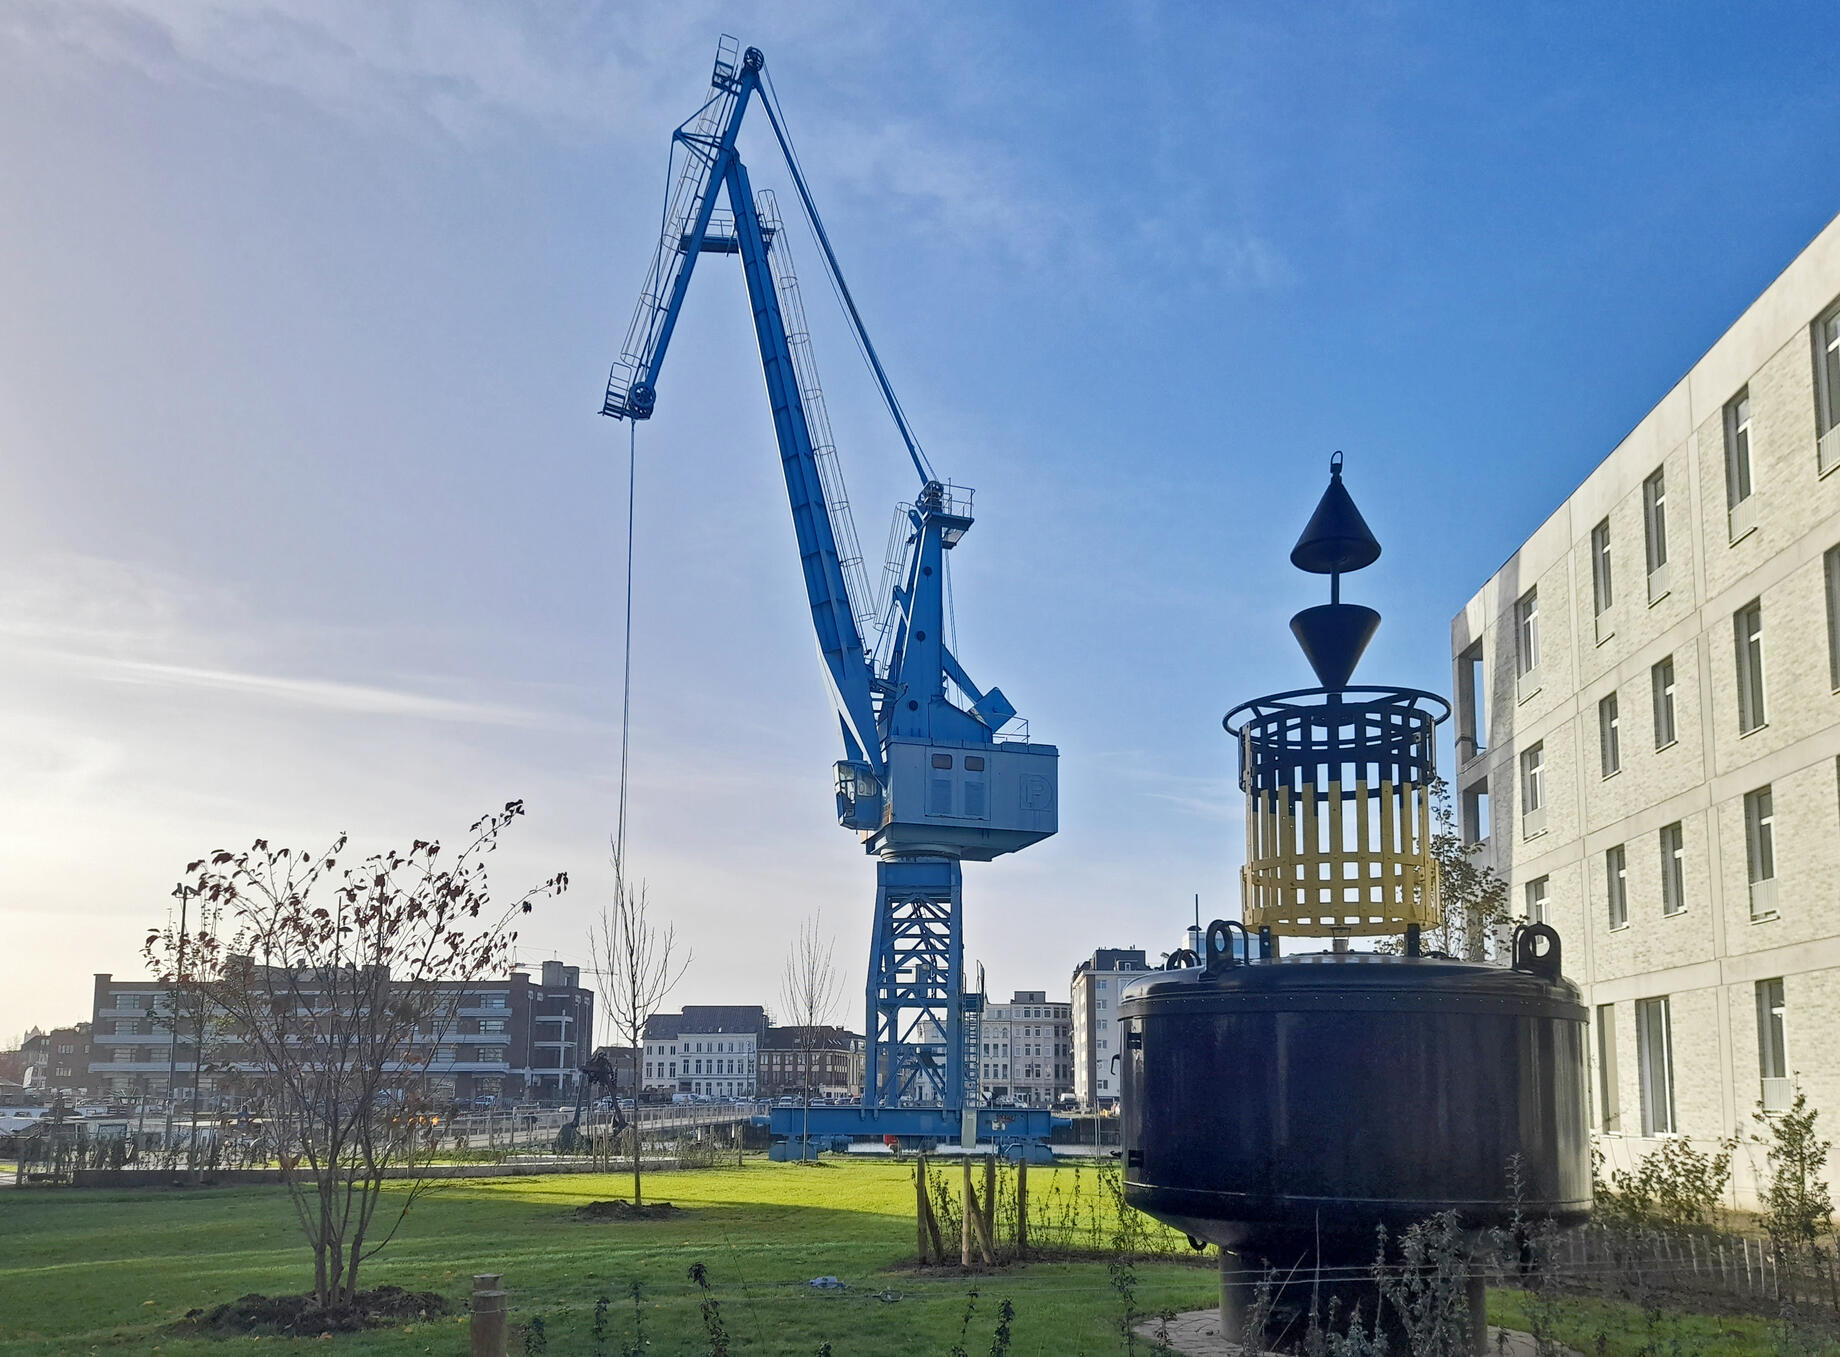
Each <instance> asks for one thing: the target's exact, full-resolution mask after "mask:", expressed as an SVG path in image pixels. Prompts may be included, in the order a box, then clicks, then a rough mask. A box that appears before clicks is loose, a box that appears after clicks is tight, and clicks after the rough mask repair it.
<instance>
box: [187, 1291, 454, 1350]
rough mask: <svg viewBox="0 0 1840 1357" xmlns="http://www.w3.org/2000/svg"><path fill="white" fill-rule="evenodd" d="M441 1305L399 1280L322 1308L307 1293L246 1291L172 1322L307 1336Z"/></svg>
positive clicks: (234, 1332) (231, 1331) (436, 1311)
mask: <svg viewBox="0 0 1840 1357" xmlns="http://www.w3.org/2000/svg"><path fill="white" fill-rule="evenodd" d="M447 1310H448V1304H447V1300H446V1298H445V1297H443V1296H440V1295H438V1294H436V1293H435V1292H433V1291H405V1290H403V1289H402V1288H401V1287H400V1286H380V1287H378V1288H377V1289H376V1290H375V1291H360V1292H359V1293H358V1294H357V1296H356V1297H354V1298H353V1300H352V1302H351V1304H350V1305H344V1306H336V1307H333V1308H331V1309H324V1310H322V1309H321V1308H320V1307H319V1304H318V1303H317V1302H316V1301H315V1300H314V1299H313V1297H311V1296H263V1295H259V1294H257V1293H255V1292H251V1293H250V1294H249V1295H247V1296H239V1297H238V1298H237V1299H236V1300H233V1301H231V1302H230V1303H229V1304H227V1305H218V1306H214V1307H213V1308H211V1309H209V1310H192V1311H190V1312H188V1313H187V1314H186V1316H185V1318H184V1319H182V1320H180V1321H179V1323H178V1324H176V1325H174V1328H176V1329H181V1330H184V1331H186V1332H189V1333H199V1334H204V1335H206V1336H209V1337H218V1338H230V1337H236V1336H240V1335H243V1334H252V1333H260V1334H290V1335H306V1336H312V1335H314V1334H322V1333H356V1332H358V1331H359V1330H360V1329H370V1328H376V1327H379V1326H382V1325H397V1324H401V1323H403V1322H404V1321H405V1320H415V1319H429V1318H432V1317H433V1316H435V1315H442V1314H446V1313H447Z"/></svg>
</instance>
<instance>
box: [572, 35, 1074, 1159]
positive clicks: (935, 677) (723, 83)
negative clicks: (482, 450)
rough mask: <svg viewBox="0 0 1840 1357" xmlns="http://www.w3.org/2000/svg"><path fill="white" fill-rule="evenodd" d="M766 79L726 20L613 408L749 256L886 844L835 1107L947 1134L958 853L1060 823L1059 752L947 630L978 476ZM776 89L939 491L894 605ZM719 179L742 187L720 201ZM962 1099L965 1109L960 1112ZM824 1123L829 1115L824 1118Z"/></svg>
mask: <svg viewBox="0 0 1840 1357" xmlns="http://www.w3.org/2000/svg"><path fill="white" fill-rule="evenodd" d="M737 58H738V59H737ZM764 82H765V72H764V60H763V59H762V57H761V56H760V53H759V51H758V50H757V49H754V48H749V49H747V51H746V53H745V56H742V55H740V52H739V47H738V45H737V44H735V43H734V42H733V40H732V39H728V38H724V40H723V43H722V45H721V46H720V47H719V48H718V58H717V65H716V70H715V75H714V77H713V79H712V81H711V93H710V96H709V98H708V100H707V101H706V102H705V103H704V105H703V107H702V108H701V109H700V110H699V111H698V112H697V113H696V114H695V115H693V116H692V118H691V119H690V120H689V121H688V122H686V123H685V124H684V125H683V126H682V127H680V128H679V129H678V130H677V133H676V135H675V136H674V138H673V155H672V172H671V175H670V177H669V178H668V180H667V187H666V202H665V210H664V218H663V221H662V223H661V226H660V234H659V237H658V242H657V245H656V248H655V250H654V254H653V260H652V265H651V271H650V273H649V274H648V276H647V280H646V284H645V288H644V290H643V293H642V295H641V298H640V301H639V305H638V307H637V309H636V310H635V313H634V316H633V321H632V324H631V326H630V327H629V329H628V331H627V337H626V341H625V343H624V345H623V347H622V350H621V355H620V358H619V360H618V361H617V362H616V363H615V365H614V367H613V371H612V373H611V374H610V376H609V379H608V384H607V392H606V396H605V399H604V401H603V405H602V411H603V413H604V414H607V415H610V416H612V417H614V418H619V419H634V420H637V419H646V418H649V417H650V416H651V414H652V412H653V409H654V404H655V400H656V394H657V384H658V380H659V374H660V373H661V371H662V370H663V365H664V359H665V354H666V352H667V350H668V348H669V345H670V341H671V337H672V334H673V332H674V331H675V328H676V324H677V320H678V317H679V315H680V314H681V312H682V308H683V303H684V298H685V296H686V295H687V292H688V289H689V283H690V276H691V273H692V272H693V271H694V269H695V266H696V261H697V260H698V259H699V258H701V257H702V256H703V255H705V254H726V255H734V256H736V257H738V258H739V260H740V262H741V266H742V274H743V277H744V279H745V281H746V285H747V293H748V302H749V307H750V309H751V311H752V315H753V323H754V333H755V338H756V340H757V341H758V345H759V351H760V361H761V373H762V377H763V379H764V381H765V385H766V390H767V398H768V404H769V406H770V408H771V410H772V415H773V432H774V438H775V440H776V442H777V445H778V448H779V453H780V466H781V472H782V474H783V478H784V481H785V486H786V498H787V506H788V508H789V510H790V513H791V517H792V523H793V531H794V535H795V537H796V539H797V544H798V551H799V559H800V569H801V574H802V578H803V581H804V585H805V592H806V596H807V598H808V600H809V602H810V605H811V621H812V631H813V634H814V635H815V636H816V638H817V642H818V649H819V651H820V654H821V656H822V658H823V661H824V672H825V677H826V680H827V682H828V685H829V687H830V689H831V695H832V698H833V701H834V703H835V705H836V709H837V712H838V718H839V722H840V734H841V736H842V740H843V746H844V754H845V757H844V759H843V760H842V761H841V762H839V763H838V764H837V765H836V773H837V783H836V792H837V808H838V819H839V822H840V823H841V824H843V825H844V826H845V827H847V828H849V829H852V830H854V831H856V832H857V833H858V834H859V835H860V837H861V840H862V843H863V846H864V848H865V849H866V850H867V851H868V852H870V853H872V854H874V855H875V856H876V857H877V858H878V859H879V862H878V864H877V882H878V893H877V903H876V921H875V928H874V933H873V939H874V940H873V943H872V948H871V959H870V973H869V983H868V987H867V991H866V1003H867V1009H866V1013H865V1021H866V1030H865V1038H866V1051H865V1054H866V1059H867V1071H866V1074H865V1085H864V1091H863V1103H862V1107H861V1108H859V1109H837V1110H836V1111H837V1115H838V1116H839V1117H842V1116H843V1114H844V1112H846V1111H847V1112H849V1113H850V1114H851V1115H854V1116H873V1117H874V1118H877V1119H878V1126H879V1127H880V1128H881V1130H882V1131H895V1132H897V1133H900V1132H904V1131H908V1130H911V1131H913V1132H914V1133H915V1134H919V1133H920V1132H921V1130H922V1128H930V1129H929V1133H931V1132H932V1131H936V1130H937V1128H938V1127H939V1126H941V1125H946V1124H947V1123H948V1122H949V1121H950V1119H951V1117H956V1116H957V1114H958V1112H959V1110H960V1109H963V1108H965V1107H966V1106H967V1105H969V1104H972V1103H975V1102H976V1101H977V1100H978V1098H979V1093H978V1072H979V1062H978V1061H977V1059H976V1054H977V1031H978V1013H979V1012H980V1011H981V1007H982V997H981V995H971V994H966V993H965V992H964V989H963V953H962V937H961V933H960V921H959V914H960V911H959V902H960V871H959V864H960V863H961V862H963V861H965V860H971V861H986V860H989V859H990V858H993V857H997V856H999V855H1001V854H1004V853H1010V852H1015V851H1017V850H1018V849H1021V848H1025V847H1027V846H1029V845H1030V844H1033V843H1037V842H1039V841H1040V840H1042V839H1044V838H1046V837H1048V836H1049V835H1052V834H1053V833H1055V832H1056V830H1057V829H1058V827H1059V805H1058V773H1057V768H1058V758H1059V752H1058V751H1057V750H1056V749H1055V748H1054V747H1053V746H1051V745H1044V744H1034V743H1030V742H1029V741H1028V740H1027V739H1026V737H1025V738H1022V739H1005V740H1003V741H999V740H998V739H997V734H998V732H999V731H1000V730H1003V729H1004V728H1005V727H1007V726H1009V725H1010V723H1011V722H1012V720H1013V719H1014V718H1015V709H1014V708H1013V707H1012V706H1011V705H1010V703H1009V702H1008V700H1007V699H1006V698H1005V697H1004V695H1003V693H1002V692H1001V691H1000V690H999V689H997V688H994V687H993V688H990V689H988V690H987V691H981V690H980V689H979V688H978V686H977V685H976V684H975V683H974V682H973V681H972V679H971V677H970V675H969V674H968V673H967V672H966V669H965V667H964V666H963V665H962V664H961V663H960V662H959V659H958V657H957V656H956V655H955V654H954V653H953V648H952V646H949V645H948V632H949V631H951V630H953V625H954V624H953V623H952V621H951V611H950V608H949V606H948V604H947V601H946V598H945V595H944V588H945V583H946V555H945V553H946V552H947V551H949V550H951V549H952V548H953V547H955V546H956V545H957V543H958V542H959V540H960V539H961V538H962V537H963V536H964V534H965V532H966V531H967V530H968V529H969V528H970V526H971V522H972V518H971V495H970V492H969V491H968V490H965V489H964V488H962V487H955V486H952V485H949V484H945V483H943V482H941V481H939V480H938V479H936V478H935V477H934V476H933V473H932V471H931V468H930V466H929V465H928V463H927V461H926V458H925V455H924V453H923V452H922V451H921V449H920V446H919V443H918V441H917V440H916V439H915V438H914V436H913V434H912V431H911V430H910V428H909V427H908V424H907V420H906V417H905V414H904V413H903V411H902V410H901V407H900V403H899V401H898V400H897V399H896V398H895V395H894V391H893V388H892V386H891V384H890V383H889V381H888V378H887V374H886V372H885V371H884V370H883V367H882V364H881V360H880V358H879V357H878V356H877V354H876V353H875V349H874V346H873V344H872V343H871V342H870V341H869V338H868V334H867V331H866V329H865V328H864V327H863V324H862V318H861V316H860V314H859V313H858V310H857V306H856V302H855V299H854V297H853V296H852V294H851V293H850V290H849V287H848V285H847V284H846V283H845V282H844V280H843V278H842V274H841V270H840V269H839V268H838V266H837V260H836V255H835V252H834V251H833V250H832V248H831V243H830V238H829V236H828V234H827V233H826V232H825V230H824V227H823V224H822V222H821V221H820V220H819V218H818V215H817V211H816V208H815V206H814V204H813V203H812V200H811V194H810V191H809V188H808V186H807V184H806V182H805V178H804V174H803V172H802V170H801V168H800V166H799V164H798V158H797V155H796V153H795V152H794V151H793V148H792V145H791V141H790V139H789V138H788V136H787V135H786V131H785V127H784V123H783V119H782V118H781V116H780V114H779V110H778V108H777V107H776V103H775V101H774V99H773V97H772V91H771V86H770V83H764ZM756 94H758V95H759V97H760V102H761V104H762V106H763V107H764V108H765V109H766V110H767V115H768V118H769V120H770V121H771V122H772V125H773V132H774V136H775V138H776V140H777V142H778V144H779V147H780V150H781V152H782V154H783V156H784V158H785V161H786V165H787V168H788V170H789V171H790V173H791V176H792V179H793V182H794V184H795V185H796V187H797V190H798V196H799V200H800V204H801V206H802V207H803V208H804V210H805V214H806V217H807V220H808V221H809V222H810V224H811V227H812V233H813V235H814V237H815V238H816V240H817V243H818V245H819V248H820V251H821V253H822V255H823V260H824V264H825V267H826V270H827V272H828V274H829V276H830V278H831V281H832V282H833V283H834V284H835V285H836V290H837V293H838V297H839V300H840V301H841V303H842V304H843V306H844V309H845V311H846V314H847V317H848V320H849V323H850V325H851V327H852V330H853V331H854V334H855V337H856V339H857V341H858V343H859V345H860V347H861V349H862V352H863V357H864V359H865V361H866V363H867V364H868V366H869V368H870V370H871V372H872V373H873V375H874V378H875V381H876V384H877V387H878V388H879V390H880V393H881V396H882V399H883V402H884V404H885V405H886V406H887V408H888V411H889V413H890V415H891V417H892V418H893V420H894V422H895V424H896V426H897V427H898V429H899V431H900V434H901V437H902V439H903V441H904V443H905V444H906V448H907V452H908V455H909V457H910V458H911V459H912V461H913V463H914V467H915V469H916V471H918V473H919V474H920V477H921V488H920V492H919V493H918V494H917V495H916V496H915V498H914V502H913V504H912V505H909V506H903V509H902V511H901V512H902V514H903V515H904V518H898V519H897V531H896V532H895V533H894V534H893V535H892V536H891V542H890V551H889V559H888V562H887V565H886V566H885V568H884V570H883V574H882V580H883V584H882V587H881V594H880V599H881V602H880V604H879V605H878V601H877V599H875V598H874V597H872V596H871V593H870V589H869V585H868V580H867V577H866V574H865V568H864V564H863V555H862V550H861V547H860V545H859V544H858V540H857V536H856V529H855V525H854V522H853V519H852V515H851V512H850V506H849V498H848V495H847V492H846V491H845V488H844V484H843V475H842V471H841V468H840V466H839V463H838V459H837V456H836V449H835V447H834V445H833V440H832V436H831V432H830V423H829V416H828V413H827V412H826V410H825V405H824V399H823V391H822V385H821V383H820V382H819V381H818V378H817V370H816V366H815V363H814V361H813V359H812V356H811V351H810V343H809V335H808V327H807V325H806V323H805V319H804V310H803V302H802V300H801V298H800V293H799V288H798V280H797V274H796V272H795V270H794V269H793V268H792V265H791V258H790V251H789V249H788V245H787V242H786V239H785V236H784V234H783V227H782V225H781V223H780V220H779V216H778V209H777V206H776V205H775V203H774V200H773V195H772V194H771V193H770V192H762V193H759V194H756V193H755V192H754V190H753V187H752V185H751V183H750V180H749V176H748V170H747V167H746V165H745V164H744V163H743V162H742V159H741V156H740V154H739V152H738V150H737V144H736V139H737V135H738V133H739V130H740V126H741V122H742V119H743V117H744V115H745V114H746V112H747V108H748V102H749V100H750V99H751V98H753V97H754V96H755V95H756ZM718 195H720V196H722V197H723V198H725V199H726V202H727V210H726V212H725V213H722V214H721V215H718V210H717V205H716V199H717V197H718ZM872 635H873V638H874V639H873V641H871V639H870V638H871V636H872ZM955 644H956V642H955V641H954V642H953V645H955ZM922 975H924V976H926V977H929V978H928V979H927V980H926V983H924V984H921V983H920V982H919V981H918V980H916V979H915V977H917V976H922ZM684 1091H686V1092H688V1091H691V1090H689V1089H688V1088H686V1089H685V1090H684ZM915 1103H919V1104H925V1105H926V1106H924V1107H915V1106H912V1104H915ZM942 1112H944V1113H949V1114H950V1117H948V1118H947V1121H941V1120H940V1115H941V1113H942ZM826 1115H827V1116H828V1115H829V1113H826ZM903 1118H905V1120H903ZM910 1122H911V1126H910V1125H909V1123H910ZM779 1129H780V1128H778V1127H777V1126H776V1127H775V1130H776V1131H777V1130H779ZM810 1129H811V1132H812V1133H813V1134H818V1133H820V1132H821V1129H822V1128H821V1126H820V1125H819V1119H817V1118H814V1121H813V1123H812V1125H811V1128H810ZM857 1129H858V1130H860V1129H861V1128H860V1127H859V1128H857ZM1041 1129H1042V1130H1043V1132H1044V1133H1045V1129H1046V1121H1045V1117H1044V1119H1043V1124H1042V1128H1041ZM877 1133H881V1132H880V1131H878V1132H877Z"/></svg>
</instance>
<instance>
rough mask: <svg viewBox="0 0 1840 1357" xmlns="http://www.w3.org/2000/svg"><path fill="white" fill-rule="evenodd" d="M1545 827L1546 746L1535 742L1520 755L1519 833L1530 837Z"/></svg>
mask: <svg viewBox="0 0 1840 1357" xmlns="http://www.w3.org/2000/svg"><path fill="white" fill-rule="evenodd" d="M1545 828H1546V748H1545V746H1544V745H1538V744H1536V745H1535V746H1534V747H1533V748H1532V749H1529V750H1528V751H1527V752H1526V753H1524V754H1522V755H1521V833H1522V835H1523V836H1524V837H1526V838H1532V837H1533V836H1534V835H1535V834H1538V833H1540V832H1541V831H1542V830H1544V829H1545Z"/></svg>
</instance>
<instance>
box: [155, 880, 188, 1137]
mask: <svg viewBox="0 0 1840 1357" xmlns="http://www.w3.org/2000/svg"><path fill="white" fill-rule="evenodd" d="M194 893H195V892H194V891H193V890H192V888H191V887H190V886H183V885H181V886H174V887H173V894H174V895H175V896H177V897H178V899H179V961H178V965H177V967H176V968H175V969H174V973H173V979H172V984H171V985H170V986H168V988H167V991H166V1000H167V1014H166V1135H165V1141H164V1143H163V1145H162V1146H161V1149H162V1150H163V1151H168V1152H169V1151H171V1149H172V1144H173V1106H174V1104H175V1103H177V1102H178V1097H179V1095H178V1083H179V1000H178V993H179V987H180V985H181V984H183V983H184V980H185V927H186V907H187V905H189V904H190V903H191V898H192V896H193V894H194Z"/></svg>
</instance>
